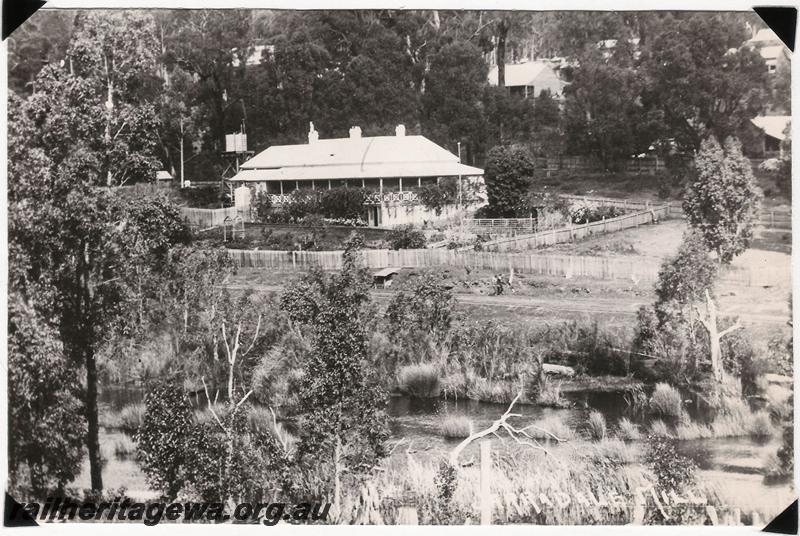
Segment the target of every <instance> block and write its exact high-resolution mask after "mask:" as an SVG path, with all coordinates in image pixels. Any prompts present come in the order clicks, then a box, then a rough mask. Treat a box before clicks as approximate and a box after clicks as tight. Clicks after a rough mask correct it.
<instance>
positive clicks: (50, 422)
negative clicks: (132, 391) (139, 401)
mask: <svg viewBox="0 0 800 536" xmlns="http://www.w3.org/2000/svg"><path fill="white" fill-rule="evenodd" d="M8 389H9V390H8V434H9V435H8V465H9V474H10V475H11V482H12V485H15V486H20V485H24V484H25V482H24V479H23V478H22V476H21V475H22V471H21V469H22V465H23V464H24V465H25V466H26V468H27V475H28V481H27V484H29V485H30V490H31V492H32V494H33V498H36V499H40V498H44V497H45V495H46V493H47V491H48V490H49V489H51V487H52V486H55V487H57V488H58V489H59V490H63V489H64V486H66V485H67V484H69V483H70V482H71V481H72V480H73V479H74V478H75V477H76V476H77V475H78V474H79V472H80V467H81V458H82V457H83V448H82V447H83V444H84V436H85V433H86V426H85V423H84V422H83V421H82V420H81V419H78V418H76V415H80V413H81V411H82V408H81V403H80V385H79V383H78V381H77V378H76V377H75V375H74V374H72V373H71V372H70V363H69V362H68V361H67V359H66V357H65V356H64V352H63V347H62V345H61V343H60V342H59V340H58V336H57V334H56V333H54V329H53V327H52V326H51V325H49V323H48V322H46V321H44V319H43V318H41V316H40V315H38V314H37V313H36V312H35V311H34V310H33V308H32V307H30V306H29V305H28V304H26V303H24V302H23V300H22V299H21V297H20V296H19V295H18V294H16V293H15V294H12V295H11V296H10V299H9V324H8ZM17 498H18V499H19V498H20V497H17Z"/></svg>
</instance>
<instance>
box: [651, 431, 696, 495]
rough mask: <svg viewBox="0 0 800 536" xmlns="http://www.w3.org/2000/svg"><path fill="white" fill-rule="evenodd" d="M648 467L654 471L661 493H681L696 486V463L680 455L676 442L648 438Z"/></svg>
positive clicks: (652, 437)
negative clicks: (693, 485)
mask: <svg viewBox="0 0 800 536" xmlns="http://www.w3.org/2000/svg"><path fill="white" fill-rule="evenodd" d="M645 460H646V463H647V465H648V466H649V467H650V469H651V470H652V471H653V476H654V477H655V479H656V486H657V488H659V491H664V492H670V491H675V492H676V493H680V492H681V490H683V489H684V488H685V487H686V486H691V485H692V484H694V474H695V471H696V470H697V466H696V465H695V463H694V462H693V461H692V460H690V459H689V458H687V457H685V456H682V455H681V454H679V453H678V450H677V448H676V441H675V440H674V439H672V438H668V437H665V436H661V435H651V436H649V437H648V438H647V453H646V455H645Z"/></svg>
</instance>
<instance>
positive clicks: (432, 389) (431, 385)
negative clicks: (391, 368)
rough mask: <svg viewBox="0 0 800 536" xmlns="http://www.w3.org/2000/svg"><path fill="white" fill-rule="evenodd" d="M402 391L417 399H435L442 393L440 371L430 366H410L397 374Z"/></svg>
mask: <svg viewBox="0 0 800 536" xmlns="http://www.w3.org/2000/svg"><path fill="white" fill-rule="evenodd" d="M397 384H398V387H399V388H400V390H401V391H402V392H404V393H406V394H408V395H410V396H413V397H416V398H435V397H437V396H439V394H440V393H441V385H440V383H439V371H438V370H437V368H436V367H434V366H433V365H430V364H419V365H408V366H405V367H402V368H401V369H400V370H399V371H398V373H397Z"/></svg>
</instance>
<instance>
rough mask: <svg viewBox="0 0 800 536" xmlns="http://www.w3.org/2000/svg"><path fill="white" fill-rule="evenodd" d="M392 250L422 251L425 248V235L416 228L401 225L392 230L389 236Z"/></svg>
mask: <svg viewBox="0 0 800 536" xmlns="http://www.w3.org/2000/svg"><path fill="white" fill-rule="evenodd" d="M387 240H388V241H389V248H390V249H422V248H424V247H425V234H424V233H423V232H422V231H418V230H416V229H414V226H413V225H411V224H409V225H400V226H398V227H396V228H394V229H392V230H391V231H390V232H389V234H388V236H387Z"/></svg>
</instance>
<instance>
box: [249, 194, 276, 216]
mask: <svg viewBox="0 0 800 536" xmlns="http://www.w3.org/2000/svg"><path fill="white" fill-rule="evenodd" d="M271 210H272V198H271V197H270V195H269V194H268V193H267V192H258V193H257V194H256V197H255V199H254V200H253V211H254V212H255V216H256V218H257V220H258V221H260V222H261V223H267V222H268V221H269V215H270V212H271Z"/></svg>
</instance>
